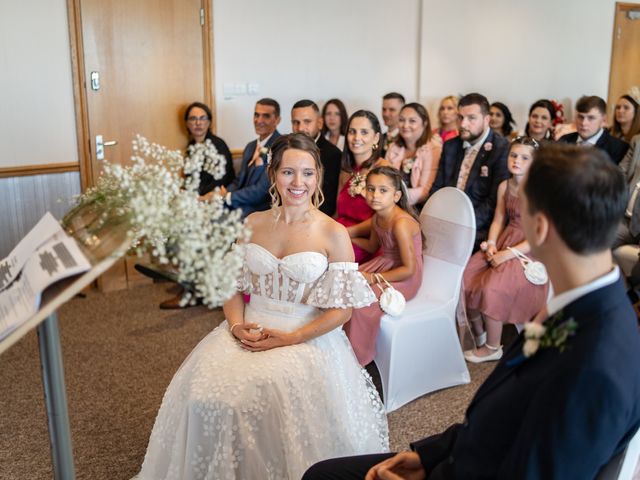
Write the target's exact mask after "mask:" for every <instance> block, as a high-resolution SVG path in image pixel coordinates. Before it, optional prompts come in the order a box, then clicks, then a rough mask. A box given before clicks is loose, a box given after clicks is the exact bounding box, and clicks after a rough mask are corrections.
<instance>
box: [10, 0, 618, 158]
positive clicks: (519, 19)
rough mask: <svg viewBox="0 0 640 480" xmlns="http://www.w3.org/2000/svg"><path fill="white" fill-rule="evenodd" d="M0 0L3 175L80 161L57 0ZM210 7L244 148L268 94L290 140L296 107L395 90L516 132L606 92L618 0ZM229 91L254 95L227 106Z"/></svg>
mask: <svg viewBox="0 0 640 480" xmlns="http://www.w3.org/2000/svg"><path fill="white" fill-rule="evenodd" d="M1 1H2V5H1V7H0V72H2V73H1V74H0V167H3V166H16V165H27V164H43V163H66V162H71V161H77V151H76V138H75V119H74V111H73V90H72V80H71V66H70V52H69V38H68V27H67V16H66V2H65V0H31V1H30V2H16V1H8V0H1ZM211 1H212V2H213V7H214V9H213V14H214V49H215V58H214V62H215V80H216V83H215V90H216V91H215V94H216V101H217V105H216V110H217V115H218V133H219V134H220V135H221V136H222V137H223V138H225V139H226V140H227V142H228V143H229V145H230V146H231V147H232V148H240V147H243V146H244V145H245V143H246V142H247V141H249V140H251V139H252V138H253V125H252V122H251V117H252V111H253V105H254V103H255V101H256V100H257V99H258V98H260V97H263V96H270V97H273V98H275V99H277V100H278V101H279V102H280V104H281V106H282V108H283V119H282V123H281V127H280V130H281V131H283V132H288V131H289V130H290V120H289V111H290V108H291V105H292V104H293V102H294V101H296V100H298V99H300V98H303V97H308V98H311V99H313V100H316V101H317V102H318V103H319V104H320V105H322V103H323V102H324V101H325V100H327V99H328V98H330V97H332V96H337V97H339V98H341V99H343V100H344V101H345V103H346V104H347V107H348V108H349V110H350V111H353V110H355V109H356V108H368V109H371V110H373V111H374V112H375V113H379V109H380V97H381V95H382V94H384V93H386V92H388V91H390V90H398V91H400V92H402V93H404V94H405V95H406V96H407V98H408V99H410V100H415V99H419V100H420V101H423V102H425V103H426V104H427V105H428V106H429V107H430V109H431V111H432V113H433V112H434V108H435V107H436V106H437V102H438V100H439V99H440V98H441V97H442V96H444V95H448V94H450V93H459V92H467V91H470V90H479V91H481V92H483V93H485V94H486V95H487V96H488V97H489V98H490V100H501V101H504V102H505V103H507V104H508V105H509V106H510V107H511V108H512V110H513V111H514V113H515V114H516V120H517V121H518V123H519V127H522V126H523V125H524V119H525V117H526V111H527V109H528V107H529V105H530V104H531V103H532V102H533V101H535V100H536V99H538V98H541V97H551V98H555V99H559V100H562V101H564V102H565V103H566V105H567V107H571V106H572V104H573V103H574V102H575V100H576V98H577V97H579V96H580V95H582V94H585V93H589V94H597V95H601V96H603V97H605V98H606V95H607V84H608V78H609V63H610V55H611V39H612V33H613V15H614V7H615V0H563V1H558V0H518V1H516V0H484V1H482V2H471V1H468V0H447V1H444V2H443V1H441V0H402V1H394V0H348V1H346V2H345V1H342V0H323V1H322V2H311V1H310V0H272V1H271V2H263V1H260V0H211ZM421 4H422V15H420V5H421ZM420 26H421V28H419V27H420ZM420 30H422V40H421V41H420ZM419 60H420V61H419ZM228 83H230V84H234V85H235V84H247V83H257V84H259V86H260V90H259V92H258V94H256V95H241V96H236V97H232V98H228V99H225V97H224V84H228ZM565 111H566V112H567V113H568V114H570V113H571V109H570V108H569V109H566V110H565Z"/></svg>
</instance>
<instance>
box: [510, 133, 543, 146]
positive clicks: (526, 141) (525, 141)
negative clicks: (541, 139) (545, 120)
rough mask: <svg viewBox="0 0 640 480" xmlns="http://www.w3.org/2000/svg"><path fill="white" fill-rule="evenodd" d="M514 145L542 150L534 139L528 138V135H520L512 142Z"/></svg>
mask: <svg viewBox="0 0 640 480" xmlns="http://www.w3.org/2000/svg"><path fill="white" fill-rule="evenodd" d="M511 143H512V144H514V143H517V144H518V145H526V146H527V147H533V148H540V144H539V143H538V141H537V140H536V139H535V138H533V137H528V136H526V135H520V136H519V137H516V138H514V139H513V141H512V142H511Z"/></svg>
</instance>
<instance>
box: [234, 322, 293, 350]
mask: <svg viewBox="0 0 640 480" xmlns="http://www.w3.org/2000/svg"><path fill="white" fill-rule="evenodd" d="M262 337H263V338H261V339H259V340H241V341H240V343H241V345H242V348H244V349H246V350H250V351H252V352H262V351H264V350H271V349H272V348H278V347H286V346H287V345H293V344H294V343H297V342H296V341H295V337H294V333H287V332H283V331H281V330H274V329H271V328H264V329H263V330H262Z"/></svg>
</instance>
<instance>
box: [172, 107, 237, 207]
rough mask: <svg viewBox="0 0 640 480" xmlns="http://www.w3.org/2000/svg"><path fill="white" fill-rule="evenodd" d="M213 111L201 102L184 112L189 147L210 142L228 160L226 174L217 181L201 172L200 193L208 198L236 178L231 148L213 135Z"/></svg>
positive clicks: (205, 172)
mask: <svg viewBox="0 0 640 480" xmlns="http://www.w3.org/2000/svg"><path fill="white" fill-rule="evenodd" d="M212 118H213V116H212V115H211V109H210V108H209V107H208V106H207V105H205V104H204V103H200V102H193V103H192V104H190V105H189V106H188V107H187V109H186V110H185V112H184V123H185V125H186V127H187V131H188V132H189V145H194V144H196V143H205V142H206V141H207V140H209V141H210V142H211V143H212V145H213V146H214V147H215V149H216V151H217V153H219V154H221V155H224V158H225V159H226V161H227V162H226V165H225V174H224V176H223V177H222V178H220V179H218V180H216V179H215V178H213V175H211V174H210V173H209V172H207V171H206V170H202V171H201V172H200V185H199V187H198V193H199V194H200V195H201V196H205V198H208V197H209V196H211V195H212V194H213V190H214V189H215V188H216V187H226V186H228V185H229V184H230V183H231V182H232V181H233V179H234V178H235V172H234V170H233V159H232V158H231V151H229V147H228V146H227V144H226V143H225V141H224V140H222V139H221V138H220V137H217V136H215V135H214V134H213V133H211V119H212Z"/></svg>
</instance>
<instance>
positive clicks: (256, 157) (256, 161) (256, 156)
mask: <svg viewBox="0 0 640 480" xmlns="http://www.w3.org/2000/svg"><path fill="white" fill-rule="evenodd" d="M260 150H262V145H260V139H259V138H258V139H257V140H256V149H255V150H254V151H253V157H251V160H249V165H247V166H249V167H250V166H251V165H255V166H256V167H259V166H260V165H262V163H263V162H262V157H261V156H260Z"/></svg>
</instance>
